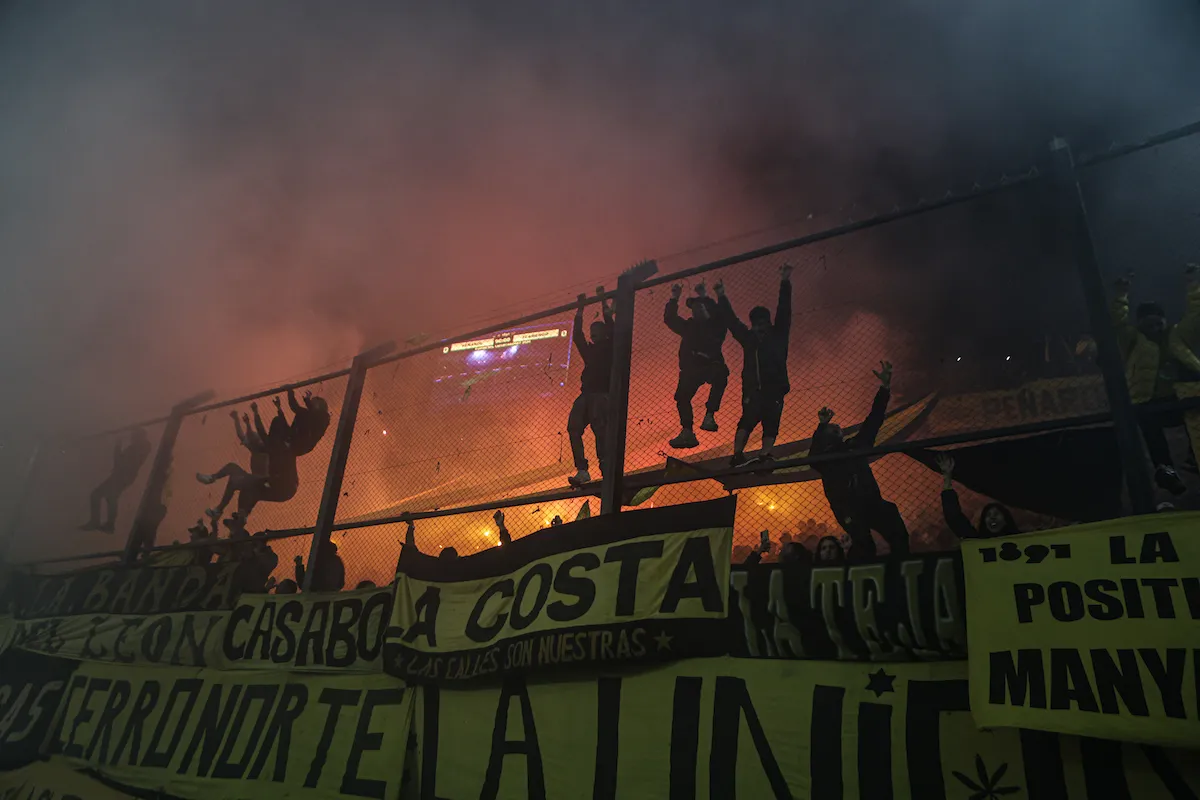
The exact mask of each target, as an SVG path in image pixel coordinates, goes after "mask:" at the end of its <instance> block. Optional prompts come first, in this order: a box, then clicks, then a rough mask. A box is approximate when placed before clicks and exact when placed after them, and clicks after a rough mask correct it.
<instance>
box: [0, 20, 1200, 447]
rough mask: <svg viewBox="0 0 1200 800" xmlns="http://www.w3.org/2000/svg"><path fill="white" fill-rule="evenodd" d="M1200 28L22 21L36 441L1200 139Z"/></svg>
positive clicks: (25, 419) (10, 240) (11, 231)
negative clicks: (926, 196)
mask: <svg viewBox="0 0 1200 800" xmlns="http://www.w3.org/2000/svg"><path fill="white" fill-rule="evenodd" d="M1198 17H1200V7H1197V5H1196V3H1195V2H1187V1H1185V0H1146V2H1142V3H1130V2H1122V1H1121V0H1067V1H1066V2H1058V3H1051V4H1045V3H1040V2H1034V0H1013V1H1012V2H1006V3H995V2H990V0H967V2H963V3H958V4H945V3H936V2H933V0H904V1H902V2H892V3H865V2H860V1H859V0H852V1H851V2H843V3H835V4H816V5H813V4H805V5H797V4H782V3H775V2H768V0H753V2H742V3H717V2H707V1H706V2H695V1H693V2H660V3H634V2H603V3H586V4H583V3H561V2H559V3H553V2H541V3H519V2H518V3H488V2H472V3H438V4H418V3H395V2H390V3H385V2H337V3H332V2H295V1H294V0H292V1H289V2H251V3H221V4H213V3H206V2H183V0H179V1H178V2H171V3H160V2H115V3H85V2H75V3H52V4H50V3H41V2H36V0H25V2H7V3H0V265H2V266H0V320H3V321H2V322H0V331H3V336H2V337H0V339H2V340H0V354H2V363H3V365H4V369H5V386H6V391H5V397H4V399H3V400H2V401H0V403H2V404H3V406H4V409H3V413H4V419H5V420H6V425H7V426H9V427H14V428H20V429H21V430H23V431H29V430H60V429H75V430H86V429H89V428H91V427H95V426H98V425H101V424H111V423H118V422H124V421H128V420H131V419H133V418H137V417H142V416H147V415H150V414H156V413H159V412H161V411H162V410H163V409H164V408H166V407H167V406H169V405H170V404H171V403H173V402H175V401H177V400H179V399H180V398H182V397H183V396H186V395H189V394H191V393H193V392H195V391H197V390H200V389H204V388H214V389H216V390H218V392H220V393H222V394H224V395H229V394H232V393H235V392H238V391H241V390H247V389H255V388H260V387H266V386H269V385H270V384H272V383H276V382H279V381H282V380H286V379H288V378H293V377H296V376H299V375H303V374H307V373H311V372H313V371H316V370H319V369H321V368H328V367H330V366H331V365H337V366H341V365H343V364H344V363H345V357H347V356H349V355H352V354H353V353H354V352H356V351H357V350H358V349H360V348H361V347H363V346H364V345H368V344H372V343H374V342H377V341H381V340H385V339H389V338H398V339H403V338H405V337H408V336H411V335H413V334H415V333H417V332H420V331H428V332H431V333H434V334H439V335H440V334H442V333H444V332H447V331H450V330H455V329H459V330H461V329H462V328H463V326H464V325H465V324H467V323H469V322H470V321H472V320H476V321H478V320H480V319H482V318H489V319H498V318H502V317H503V316H508V315H511V314H512V313H515V312H517V311H529V310H534V309H536V308H537V307H540V306H545V305H549V304H550V303H551V302H552V301H554V302H561V301H563V300H566V299H569V298H571V297H573V296H574V294H575V293H576V292H577V291H580V290H582V289H590V288H591V287H592V286H594V285H595V283H596V282H597V281H596V279H597V278H601V277H604V276H607V277H608V279H609V281H610V282H611V280H612V276H613V275H615V274H616V273H617V272H619V271H620V269H622V268H623V267H624V266H627V265H628V264H629V263H632V262H634V261H636V260H638V259H640V258H643V257H647V256H659V255H663V254H668V253H673V252H677V251H681V250H685V249H688V248H691V247H694V246H697V245H702V244H704V243H707V242H713V241H717V240H721V239H724V238H727V237H730V236H733V235H735V234H738V233H739V232H742V231H746V230H750V229H755V228H760V227H763V226H769V225H772V224H775V223H778V222H781V221H784V220H788V219H792V218H796V217H797V216H803V215H805V214H807V213H808V212H812V211H821V210H824V209H832V208H837V207H839V206H841V205H842V204H844V203H847V202H850V201H852V200H864V201H868V202H872V203H876V204H877V205H883V206H886V207H890V206H891V205H892V204H893V203H895V202H901V203H905V202H912V201H913V200H915V198H916V196H918V195H920V194H921V192H922V191H925V190H927V189H933V190H936V189H939V188H944V187H945V186H947V185H949V184H950V183H951V182H961V181H963V180H967V181H970V180H974V179H976V178H994V177H996V176H997V175H998V174H999V173H1000V172H1001V171H1003V170H1004V169H1011V168H1014V167H1018V168H1020V167H1027V166H1028V165H1030V164H1031V163H1033V162H1034V161H1035V160H1036V159H1038V158H1040V157H1041V155H1042V153H1043V151H1044V149H1045V145H1046V142H1047V141H1048V139H1049V137H1050V136H1051V135H1054V134H1057V133H1062V134H1065V135H1069V136H1071V137H1072V138H1073V140H1074V141H1075V142H1077V143H1078V144H1079V145H1080V146H1084V145H1091V146H1097V145H1101V146H1103V145H1107V143H1108V142H1109V141H1110V140H1112V139H1114V138H1120V137H1123V136H1137V135H1142V134H1147V133H1152V132H1154V131H1156V130H1158V129H1160V128H1163V127H1168V126H1171V125H1177V124H1180V123H1183V122H1188V121H1191V118H1193V117H1195V116H1200V115H1198V114H1197V113H1196V112H1197V110H1198V109H1200V102H1198V100H1200V88H1197V87H1198V84H1197V83H1196V81H1195V76H1196V75H1198V74H1200V47H1197V46H1196V41H1197V34H1198V32H1200V31H1198V24H1197V23H1198ZM836 221H838V220H832V222H836ZM979 227H981V228H986V227H987V223H983V222H981V223H979ZM976 233H978V231H975V230H973V229H970V228H968V230H967V233H964V234H963V236H968V235H971V236H973V235H976ZM951 238H952V237H951ZM903 260H904V259H903V256H897V262H899V263H892V261H890V260H888V259H884V258H878V259H876V260H875V263H872V264H870V265H865V266H864V267H863V268H864V270H867V271H866V272H864V273H863V274H864V275H866V276H868V277H869V278H870V282H871V283H873V284H874V285H875V287H876V288H875V290H873V291H864V292H862V293H861V300H862V303H863V304H864V305H866V306H870V304H871V298H872V297H873V296H875V295H876V294H880V295H882V294H884V293H889V292H894V291H897V290H898V287H903V286H907V285H908V284H909V283H910V282H911V273H908V274H907V276H906V273H905V272H904V270H903V263H902V262H903ZM678 266H683V264H679V265H678ZM942 268H943V265H933V266H932V267H931V269H942ZM958 280H959V281H960V282H961V280H963V279H962V278H961V276H960V277H959V278H958ZM822 291H826V289H825V288H823V289H822ZM827 291H829V292H831V293H835V292H837V291H838V289H837V287H828V288H827ZM922 291H923V292H924V293H925V295H926V296H925V301H924V304H923V306H922V310H923V311H924V312H926V313H932V314H939V315H940V314H943V312H945V313H949V312H948V311H946V309H942V308H941V307H940V306H939V304H938V297H937V293H936V292H932V291H931V290H929V289H928V288H925V289H923V290H922ZM809 302H810V304H812V303H816V302H819V299H810V301H809ZM968 319H969V318H968Z"/></svg>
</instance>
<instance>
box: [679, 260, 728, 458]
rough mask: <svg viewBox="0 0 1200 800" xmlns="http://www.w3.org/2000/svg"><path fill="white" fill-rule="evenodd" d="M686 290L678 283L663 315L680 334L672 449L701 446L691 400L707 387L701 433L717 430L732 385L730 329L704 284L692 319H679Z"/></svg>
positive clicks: (689, 302)
mask: <svg viewBox="0 0 1200 800" xmlns="http://www.w3.org/2000/svg"><path fill="white" fill-rule="evenodd" d="M681 294H683V287H682V286H681V285H679V284H678V283H677V284H675V285H674V286H672V287H671V299H670V300H668V301H667V307H666V309H665V310H664V311H663V322H665V323H666V324H667V327H668V328H670V329H671V330H672V331H674V332H675V333H677V334H679V336H680V339H679V383H678V384H677V385H676V387H675V406H676V408H678V409H679V424H680V426H681V430H680V432H679V435H678V436H676V437H675V438H674V439H672V440H671V441H670V445H671V447H674V448H677V449H686V448H689V447H696V446H697V445H699V444H700V442H699V441H698V440H697V439H696V432H695V431H694V430H692V424H693V423H694V422H695V418H694V417H693V414H692V398H693V397H695V396H696V392H698V391H699V390H700V387H701V386H703V385H704V384H706V383H707V384H708V385H709V390H708V402H707V403H705V406H704V408H705V412H706V413H705V415H704V421H703V422H701V423H700V430H702V431H715V430H717V420H716V418H715V414H716V413H717V411H719V410H720V408H721V398H722V397H724V396H725V386H726V385H727V384H728V383H729V367H727V366H725V355H724V354H723V353H722V352H721V347H722V345H724V343H725V333H726V330H727V327H726V325H725V319H724V317H722V316H721V314H720V313H719V312H718V310H717V303H716V302H715V301H714V300H713V299H712V298H711V297H708V296H707V294H706V293H705V289H704V284H703V283H701V284H700V285H699V286H697V287H696V296H695V297H689V298H688V299H687V306H688V308H690V309H691V310H692V316H691V317H690V318H689V319H683V318H682V317H680V316H679V296H680V295H681Z"/></svg>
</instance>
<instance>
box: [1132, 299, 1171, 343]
mask: <svg viewBox="0 0 1200 800" xmlns="http://www.w3.org/2000/svg"><path fill="white" fill-rule="evenodd" d="M1137 329H1138V330H1139V331H1141V332H1142V333H1143V334H1144V335H1146V336H1147V337H1149V338H1150V339H1155V340H1157V339H1159V338H1160V337H1161V336H1162V335H1163V334H1164V333H1166V331H1167V312H1166V310H1165V309H1163V307H1162V304H1161V303H1155V302H1149V303H1142V304H1141V305H1139V306H1138V307H1137Z"/></svg>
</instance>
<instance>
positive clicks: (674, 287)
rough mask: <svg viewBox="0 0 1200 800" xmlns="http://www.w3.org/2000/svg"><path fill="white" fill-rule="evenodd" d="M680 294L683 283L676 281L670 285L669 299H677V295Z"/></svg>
mask: <svg viewBox="0 0 1200 800" xmlns="http://www.w3.org/2000/svg"><path fill="white" fill-rule="evenodd" d="M681 294H683V285H682V284H678V283H676V284H674V285H672V286H671V299H672V300H678V299H679V296H680V295H681Z"/></svg>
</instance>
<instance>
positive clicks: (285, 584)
mask: <svg viewBox="0 0 1200 800" xmlns="http://www.w3.org/2000/svg"><path fill="white" fill-rule="evenodd" d="M298 591H300V587H299V586H297V585H296V582H295V581H294V580H292V579H291V578H284V579H283V580H281V581H280V582H279V583H278V584H276V585H275V594H296V592H298Z"/></svg>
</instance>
